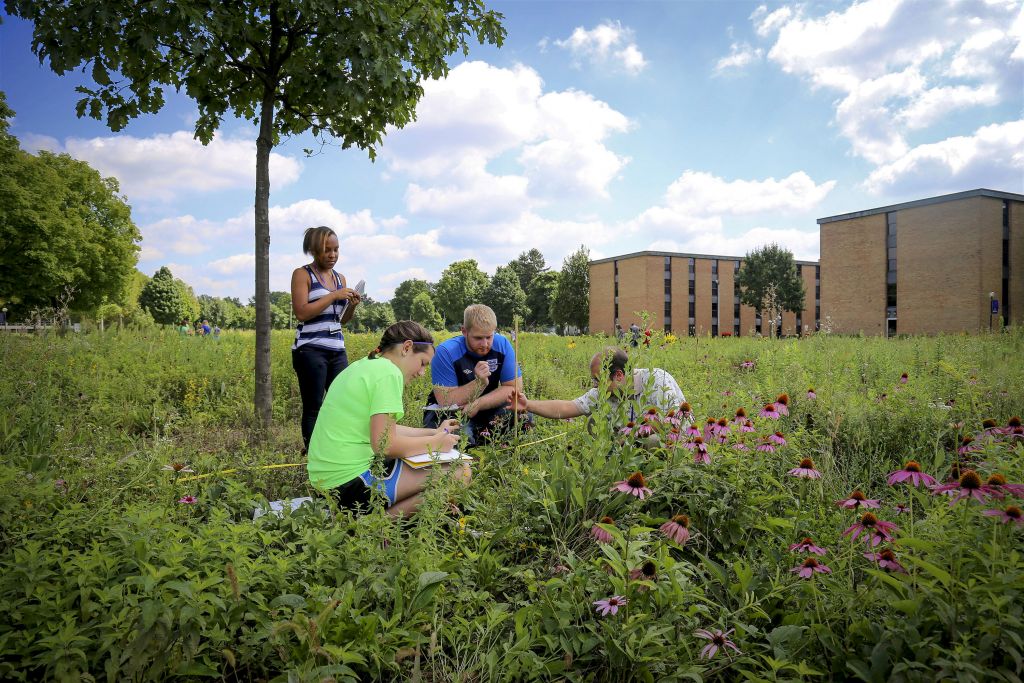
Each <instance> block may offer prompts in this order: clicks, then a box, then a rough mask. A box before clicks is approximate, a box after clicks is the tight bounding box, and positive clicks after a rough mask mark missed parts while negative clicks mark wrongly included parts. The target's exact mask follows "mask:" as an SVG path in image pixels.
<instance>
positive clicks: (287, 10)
mask: <svg viewBox="0 0 1024 683" xmlns="http://www.w3.org/2000/svg"><path fill="white" fill-rule="evenodd" d="M5 7H6V9H7V11H8V12H9V13H11V14H13V15H16V16H19V17H22V18H24V19H28V20H30V21H32V22H33V24H34V30H33V44H32V49H33V51H34V52H35V53H36V54H37V55H38V56H39V58H40V60H43V61H45V62H46V63H47V64H49V66H50V67H51V68H52V69H53V70H54V71H55V72H57V73H58V74H64V73H67V72H69V71H72V70H76V69H79V68H85V69H88V71H89V73H90V74H91V76H92V80H93V81H94V83H95V85H94V87H80V88H79V92H81V93H83V95H84V97H83V98H82V99H81V100H79V102H78V107H77V112H78V115H79V116H84V115H88V116H91V117H93V118H95V119H101V120H105V121H106V124H107V126H109V127H110V129H111V130H114V131H118V130H121V129H123V128H124V127H125V126H126V125H127V123H128V121H129V120H131V119H132V118H134V117H137V116H139V115H140V114H142V113H154V112H157V111H159V110H160V108H161V107H163V105H164V88H165V87H171V88H174V89H175V90H179V91H180V90H184V92H185V93H187V94H188V96H189V97H190V98H192V99H193V100H195V102H196V104H197V106H198V110H199V111H198V117H197V119H196V123H195V134H196V137H197V138H198V139H199V140H201V141H202V142H203V143H204V144H205V143H209V142H210V141H211V140H212V139H213V136H214V133H215V132H216V131H217V129H218V128H219V127H220V125H221V121H222V120H223V118H224V116H225V115H226V114H227V113H228V112H233V113H234V114H235V115H236V116H238V117H241V118H244V119H246V120H249V121H252V122H254V123H258V125H259V134H258V137H257V140H256V198H255V226H254V227H255V252H256V253H255V257H256V283H255V284H256V362H255V379H256V394H255V406H256V416H257V418H258V420H259V421H260V423H261V424H263V425H264V426H266V425H269V423H270V418H271V413H272V410H271V408H272V406H271V382H270V325H271V311H270V301H269V298H268V293H269V291H270V217H269V197H270V152H271V150H272V149H273V147H274V145H275V144H277V142H278V140H279V139H280V138H282V137H284V136H292V135H299V134H302V133H305V132H307V131H309V132H311V133H312V134H313V135H314V136H316V137H317V138H320V139H321V140H323V141H325V142H326V140H327V138H334V139H336V140H338V141H340V144H341V146H342V147H343V148H348V147H351V146H353V145H355V146H356V147H358V148H360V149H364V150H366V151H367V152H368V154H369V156H370V158H371V159H372V158H374V157H375V154H376V146H377V145H379V144H380V143H381V141H382V139H383V137H384V133H385V130H386V129H387V127H388V126H395V127H398V128H401V127H402V126H404V125H405V124H407V123H409V122H410V121H411V120H412V119H413V117H414V116H415V109H416V103H417V102H418V100H419V98H420V97H421V96H422V94H423V88H422V86H421V85H420V83H421V81H423V80H424V79H432V78H442V77H443V76H445V75H446V74H447V73H448V64H447V62H446V58H447V57H448V56H449V55H451V54H452V53H454V52H457V51H461V52H462V53H464V54H465V53H467V52H468V48H469V43H470V38H475V39H476V40H478V41H479V42H480V43H483V42H488V43H494V44H498V45H500V44H501V42H502V41H503V39H504V36H505V30H504V28H503V27H502V26H501V18H502V17H501V15H500V14H498V13H495V12H492V11H488V10H487V9H486V7H485V6H484V4H483V2H482V0H363V1H362V2H356V3H346V4H345V5H344V7H343V8H342V7H339V6H338V5H337V4H335V3H323V2H319V1H318V0H273V1H272V2H269V3H267V2H262V1H258V0H236V1H234V2H209V1H208V0H175V1H174V2H169V1H168V0H155V1H153V2H135V1H134V0H77V1H76V2H71V3H69V2H66V1H65V0H6V2H5Z"/></svg>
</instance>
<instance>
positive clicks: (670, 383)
mask: <svg viewBox="0 0 1024 683" xmlns="http://www.w3.org/2000/svg"><path fill="white" fill-rule="evenodd" d="M628 364H629V354H628V353H627V352H626V350H625V349H620V348H616V347H614V346H608V347H605V348H604V350H602V351H599V352H598V353H596V354H594V357H593V358H591V359H590V380H591V383H592V385H593V386H592V388H591V389H590V391H588V392H587V393H585V394H583V395H582V396H580V397H579V398H576V399H573V400H571V401H559V400H548V401H542V400H536V399H534V400H529V399H527V398H526V395H525V394H523V393H522V392H520V393H519V394H518V397H517V401H516V403H517V407H518V409H519V410H521V411H528V412H531V413H533V414H535V415H540V416H541V417H549V418H554V419H562V420H565V419H569V418H573V417H579V416H580V415H590V414H591V413H592V412H594V410H595V409H596V408H597V407H598V405H600V402H601V401H602V400H607V401H608V402H609V403H610V404H611V411H610V415H611V418H612V421H613V427H614V428H616V429H619V428H621V427H623V426H625V425H626V424H627V423H630V422H635V421H637V420H639V419H642V418H643V415H644V412H645V411H646V410H647V409H648V408H650V407H654V408H657V409H658V410H660V411H661V412H662V413H665V412H668V411H669V410H678V409H679V407H680V405H682V404H683V403H684V402H685V401H686V397H685V396H684V395H683V391H682V389H680V388H679V384H678V383H677V382H676V380H675V378H674V377H672V375H670V374H669V373H668V372H666V371H665V370H662V369H661V368H650V369H647V368H633V369H632V371H630V372H627V369H626V366H627V365H628ZM512 403H513V402H512V400H511V399H510V400H509V405H510V406H511V405H512Z"/></svg>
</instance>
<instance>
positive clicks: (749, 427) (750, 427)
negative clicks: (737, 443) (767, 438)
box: [740, 420, 757, 432]
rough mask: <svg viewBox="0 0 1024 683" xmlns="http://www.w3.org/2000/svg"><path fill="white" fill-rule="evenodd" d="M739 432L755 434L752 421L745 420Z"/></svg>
mask: <svg viewBox="0 0 1024 683" xmlns="http://www.w3.org/2000/svg"><path fill="white" fill-rule="evenodd" d="M740 431H741V432H756V431H757V429H756V428H755V427H754V422H753V421H752V420H747V421H746V422H744V423H743V426H742V427H740Z"/></svg>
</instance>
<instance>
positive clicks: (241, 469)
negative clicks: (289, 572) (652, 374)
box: [178, 432, 568, 482]
mask: <svg viewBox="0 0 1024 683" xmlns="http://www.w3.org/2000/svg"><path fill="white" fill-rule="evenodd" d="M566 434H568V432H562V433H561V434H555V435H554V436H547V437H544V438H543V439H537V440H536V441H531V442H530V443H524V444H519V446H518V447H519V448H522V447H523V446H533V445H536V444H539V443H544V442H545V441H550V440H551V439H557V438H559V437H561V436H565V435H566ZM513 448H516V446H509V447H508V448H499V449H497V450H498V451H499V452H500V451H510V450H512V449H513ZM305 464H306V463H304V462H288V463H282V464H280V465H257V466H255V467H235V468H233V469H230V470H221V471H220V472H210V473H209V474H197V475H195V476H194V477H181V478H179V479H178V481H179V482H186V481H198V480H200V479H209V478H210V477H217V476H220V475H222V474H235V473H236V472H245V471H252V470H279V469H283V468H285V467H302V466H303V465H305Z"/></svg>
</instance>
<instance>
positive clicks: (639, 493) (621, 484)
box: [608, 472, 651, 500]
mask: <svg viewBox="0 0 1024 683" xmlns="http://www.w3.org/2000/svg"><path fill="white" fill-rule="evenodd" d="M608 490H609V491H622V492H623V493H628V494H629V495H631V496H636V497H637V498H639V499H640V500H643V499H644V497H645V496H649V495H650V494H651V490H650V489H649V488H647V480H646V479H644V475H643V474H642V473H641V472H634V473H633V474H631V475H629V478H628V479H624V480H623V481H617V482H615V485H614V486H612V487H611V488H610V489H608Z"/></svg>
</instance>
